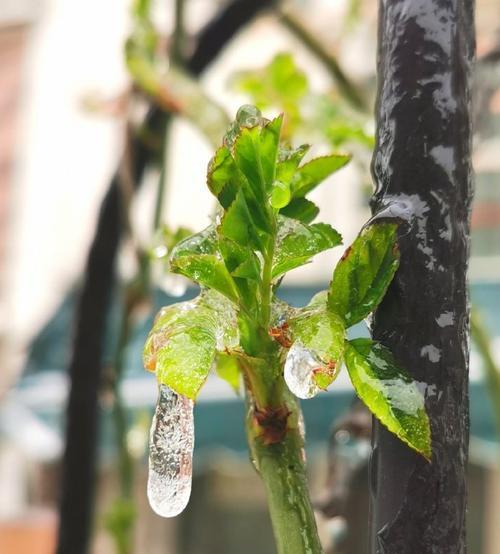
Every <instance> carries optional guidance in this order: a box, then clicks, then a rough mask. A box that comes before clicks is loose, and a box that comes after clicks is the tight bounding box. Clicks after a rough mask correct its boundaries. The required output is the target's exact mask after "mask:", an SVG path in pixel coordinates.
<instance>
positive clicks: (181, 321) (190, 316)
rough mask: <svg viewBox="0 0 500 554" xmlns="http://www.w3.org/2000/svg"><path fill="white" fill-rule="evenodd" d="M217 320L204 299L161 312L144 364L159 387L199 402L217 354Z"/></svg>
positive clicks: (148, 343)
mask: <svg viewBox="0 0 500 554" xmlns="http://www.w3.org/2000/svg"><path fill="white" fill-rule="evenodd" d="M216 329H217V325H216V318H215V317H214V313H213V312H212V310H211V309H210V308H208V307H207V306H204V305H203V304H202V303H201V301H200V297H198V299H196V300H195V301H190V302H183V303H181V304H175V305H173V306H169V307H168V308H166V309H164V310H163V311H162V312H160V314H159V317H158V318H157V321H156V322H155V325H154V326H153V329H152V331H151V333H150V335H149V337H148V339H147V341H146V345H145V348H144V363H145V366H146V367H147V369H150V370H154V371H155V372H156V377H157V380H158V382H159V383H162V384H164V385H167V386H169V387H170V388H171V389H173V390H175V391H176V392H177V393H178V394H183V395H184V396H187V397H188V398H191V399H195V398H196V395H197V394H198V392H199V390H200V388H201V387H202V385H203V383H204V382H205V380H206V378H207V376H208V373H209V371H210V368H211V366H212V363H213V360H214V357H215V351H216V342H217V341H216Z"/></svg>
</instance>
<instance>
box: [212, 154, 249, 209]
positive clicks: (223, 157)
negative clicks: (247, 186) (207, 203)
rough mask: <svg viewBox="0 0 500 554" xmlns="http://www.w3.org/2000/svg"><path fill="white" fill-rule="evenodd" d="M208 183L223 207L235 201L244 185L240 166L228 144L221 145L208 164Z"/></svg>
mask: <svg viewBox="0 0 500 554" xmlns="http://www.w3.org/2000/svg"><path fill="white" fill-rule="evenodd" d="M207 185H208V188H209V189H210V192H211V193H212V194H213V195H214V196H215V197H216V198H217V199H218V200H219V202H220V204H221V205H222V207H223V208H227V207H228V206H229V205H230V204H231V203H232V202H233V201H234V199H235V198H236V194H237V192H238V190H239V189H240V188H241V186H242V183H241V178H240V174H239V172H238V168H237V167H236V164H235V163H234V159H233V157H232V156H231V152H230V151H229V149H228V148H227V147H226V146H221V147H220V148H219V149H218V150H217V151H216V152H215V155H214V157H213V158H212V159H211V160H210V163H209V164H208V172H207Z"/></svg>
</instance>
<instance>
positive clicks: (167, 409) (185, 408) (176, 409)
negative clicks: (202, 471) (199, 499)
mask: <svg viewBox="0 0 500 554" xmlns="http://www.w3.org/2000/svg"><path fill="white" fill-rule="evenodd" d="M193 446H194V422H193V401H192V400H189V398H186V397H185V396H182V395H180V394H177V393H176V392H174V391H173V390H171V389H170V388H169V387H167V386H165V385H160V388H159V397H158V404H157V405H156V411H155V414H154V416H153V422H152V425H151V432H150V437H149V474H148V499H149V504H150V506H151V508H152V509H153V510H154V511H155V512H156V513H157V514H158V515H160V516H162V517H174V516H176V515H178V514H180V513H181V512H182V510H184V508H185V507H186V505H187V503H188V501H189V496H190V494H191V479H192V469H193Z"/></svg>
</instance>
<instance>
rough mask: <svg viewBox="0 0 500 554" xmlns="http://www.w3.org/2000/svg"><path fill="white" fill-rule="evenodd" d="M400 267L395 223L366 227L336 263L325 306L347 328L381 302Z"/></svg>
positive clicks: (374, 224)
mask: <svg viewBox="0 0 500 554" xmlns="http://www.w3.org/2000/svg"><path fill="white" fill-rule="evenodd" d="M398 265H399V249H398V245H397V224H396V223H373V224H372V225H369V226H368V227H365V228H364V229H363V231H361V233H360V234H359V236H358V237H357V238H356V240H355V241H354V242H353V244H352V245H351V246H350V247H349V248H348V249H347V250H346V252H345V253H344V255H343V256H342V259H341V260H340V261H339V263H338V264H337V267H336V268H335V271H334V273H333V279H332V282H331V284H330V294H329V297H328V305H329V307H330V309H331V310H333V311H334V312H336V313H337V314H339V315H340V316H341V317H343V318H344V320H345V322H346V324H347V325H348V326H351V325H354V324H355V323H357V322H358V321H361V320H362V319H363V318H365V317H366V316H367V315H368V314H369V313H370V312H372V311H373V310H374V309H375V308H376V307H377V306H378V304H379V303H380V301H381V300H382V298H383V297H384V294H385V292H386V290H387V287H388V286H389V283H390V282H391V281H392V278H393V276H394V273H395V272H396V269H397V268H398Z"/></svg>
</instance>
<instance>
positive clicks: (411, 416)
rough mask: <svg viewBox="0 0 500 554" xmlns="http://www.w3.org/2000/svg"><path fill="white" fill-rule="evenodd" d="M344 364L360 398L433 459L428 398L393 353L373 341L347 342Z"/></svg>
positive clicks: (398, 434) (413, 446)
mask: <svg viewBox="0 0 500 554" xmlns="http://www.w3.org/2000/svg"><path fill="white" fill-rule="evenodd" d="M344 360H345V363H346V366H347V370H348V372H349V376H350V377H351V381H352V384H353V386H354V388H355V390H356V393H357V395H358V396H359V397H360V398H361V400H362V401H363V402H364V403H365V404H366V405H367V406H368V408H369V409H370V411H371V412H372V413H373V414H374V415H375V416H376V417H377V418H378V419H379V420H380V421H381V422H382V423H383V424H384V425H385V426H386V427H387V428H388V429H389V431H391V432H392V433H394V434H395V435H397V436H398V437H399V438H400V439H401V440H402V441H403V442H405V443H406V444H408V446H410V447H411V448H413V449H414V450H416V451H417V452H419V453H420V454H422V455H423V456H424V457H425V458H427V459H429V460H430V458H431V431H430V425H429V418H428V417H427V413H426V411H425V404H424V398H423V396H422V394H421V393H420V391H419V390H418V388H417V385H416V383H415V381H413V379H412V378H411V377H410V376H409V375H408V374H407V373H406V372H405V371H404V370H403V369H402V368H401V367H399V365H398V364H397V362H396V360H395V359H394V356H393V355H392V354H391V352H390V350H388V349H387V348H385V347H384V346H382V345H381V344H379V343H377V342H374V341H372V340H370V339H354V340H351V341H348V342H346V349H345V355H344Z"/></svg>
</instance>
